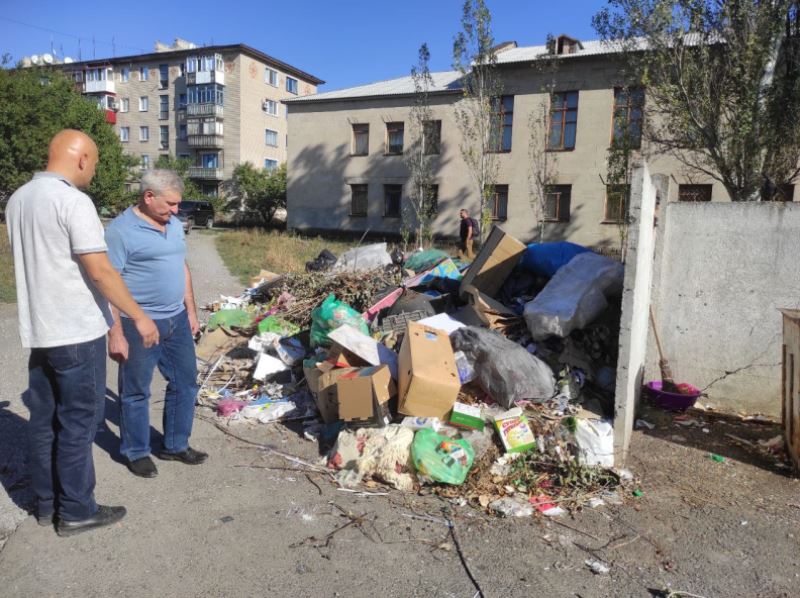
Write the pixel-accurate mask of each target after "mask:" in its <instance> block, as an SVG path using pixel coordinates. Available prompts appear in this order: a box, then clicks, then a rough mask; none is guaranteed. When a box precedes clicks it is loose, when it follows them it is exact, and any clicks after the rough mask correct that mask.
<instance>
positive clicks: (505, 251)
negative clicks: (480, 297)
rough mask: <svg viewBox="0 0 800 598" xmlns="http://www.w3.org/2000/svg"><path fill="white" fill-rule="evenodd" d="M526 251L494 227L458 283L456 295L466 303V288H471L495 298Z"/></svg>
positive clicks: (519, 243)
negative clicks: (459, 284) (457, 293)
mask: <svg viewBox="0 0 800 598" xmlns="http://www.w3.org/2000/svg"><path fill="white" fill-rule="evenodd" d="M523 251H525V245H524V244H523V243H521V242H519V241H518V240H517V239H515V238H514V237H512V236H511V235H507V234H506V233H505V232H504V231H503V229H501V228H500V227H499V226H493V227H492V230H491V232H490V233H489V236H488V237H487V239H486V242H485V243H484V244H483V246H482V247H481V250H480V251H479V252H478V255H477V256H475V259H474V260H473V262H472V264H471V265H470V267H469V268H468V269H467V272H466V273H465V274H464V278H463V279H462V280H461V286H460V287H459V294H460V295H461V298H462V299H464V300H466V296H467V287H468V286H470V285H472V286H474V287H475V288H476V289H478V290H479V291H480V292H482V293H486V294H487V295H489V297H492V298H494V297H496V296H497V293H498V292H499V291H500V287H502V286H503V283H504V282H505V281H506V278H508V275H509V274H511V270H513V269H514V266H516V265H517V262H519V257H520V256H521V255H522V252H523Z"/></svg>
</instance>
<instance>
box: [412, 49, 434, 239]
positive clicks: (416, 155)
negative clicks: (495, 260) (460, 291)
mask: <svg viewBox="0 0 800 598" xmlns="http://www.w3.org/2000/svg"><path fill="white" fill-rule="evenodd" d="M429 60H430V52H429V51H428V45H427V44H422V46H420V48H419V62H418V63H417V65H416V66H414V67H412V68H411V78H412V80H413V81H414V104H413V105H412V106H411V113H410V115H409V123H408V124H409V126H408V131H409V144H408V150H407V151H406V152H405V154H404V160H405V163H406V166H407V167H408V170H409V173H410V179H411V192H410V193H409V196H408V199H409V201H408V202H407V204H406V205H407V206H408V208H406V205H404V206H403V207H404V213H403V228H404V229H406V230H407V231H409V232H410V230H411V229H412V228H415V229H416V241H417V245H418V246H419V248H420V249H421V248H422V246H423V244H424V243H425V238H426V237H430V236H431V235H432V232H431V227H430V221H431V218H432V217H433V214H434V211H435V209H436V206H435V205H433V200H434V198H433V196H432V182H433V177H432V168H431V159H432V157H433V155H434V154H437V153H439V142H440V139H439V137H440V136H439V131H438V130H435V122H434V121H433V120H432V117H431V106H430V97H429V94H430V90H431V88H432V87H433V79H432V78H431V71H430V69H429V68H428V62H429ZM428 243H430V239H428Z"/></svg>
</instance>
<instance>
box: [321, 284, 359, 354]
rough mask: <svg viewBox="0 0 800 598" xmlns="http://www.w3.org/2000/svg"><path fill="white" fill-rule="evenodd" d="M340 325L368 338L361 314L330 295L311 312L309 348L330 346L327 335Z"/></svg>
mask: <svg viewBox="0 0 800 598" xmlns="http://www.w3.org/2000/svg"><path fill="white" fill-rule="evenodd" d="M342 324H350V326H352V327H353V328H355V329H357V330H359V331H361V332H363V333H364V334H366V335H367V336H369V328H368V327H367V322H366V321H365V320H364V318H362V317H361V314H360V313H358V312H357V311H356V310H354V309H353V308H352V307H350V306H349V305H347V303H345V302H344V301H339V300H338V299H336V295H334V294H333V293H331V294H330V295H328V296H327V297H326V299H325V301H323V302H322V305H320V306H319V307H316V308H314V311H312V312H311V346H312V347H320V346H328V345H330V344H331V341H330V339H329V338H328V333H329V332H330V331H331V330H335V329H336V328H338V327H339V326H341V325H342Z"/></svg>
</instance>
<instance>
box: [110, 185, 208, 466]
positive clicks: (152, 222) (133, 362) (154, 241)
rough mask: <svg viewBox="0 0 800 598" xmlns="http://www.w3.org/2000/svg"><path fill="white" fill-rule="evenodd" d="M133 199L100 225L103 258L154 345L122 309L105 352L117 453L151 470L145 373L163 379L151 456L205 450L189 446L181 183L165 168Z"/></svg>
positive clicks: (193, 328)
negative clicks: (145, 320) (116, 403)
mask: <svg viewBox="0 0 800 598" xmlns="http://www.w3.org/2000/svg"><path fill="white" fill-rule="evenodd" d="M141 189H142V196H141V199H140V200H139V203H138V204H137V205H135V206H131V207H130V208H128V209H127V210H125V211H124V212H123V213H122V214H120V215H119V216H117V217H116V218H115V219H114V221H113V222H112V223H111V224H110V225H109V226H108V228H107V229H106V244H107V245H108V257H109V258H110V260H111V263H112V264H113V266H114V268H116V269H117V271H119V273H120V275H121V276H122V279H123V280H124V281H125V284H126V285H127V286H128V288H129V289H130V291H131V294H132V295H133V298H134V299H135V300H136V302H137V303H138V304H139V305H140V306H141V308H142V310H144V312H145V313H146V314H147V315H148V316H150V317H151V318H152V319H153V320H154V321H155V323H156V325H157V326H158V331H159V334H160V343H159V344H158V345H155V346H152V347H149V348H146V347H145V346H144V344H143V343H142V338H141V336H140V335H139V333H138V332H137V331H136V328H135V326H133V323H132V322H131V321H130V319H129V318H128V317H127V315H126V314H124V313H120V312H119V311H116V310H112V312H113V315H114V325H113V326H112V327H111V330H109V333H108V352H109V354H110V355H111V357H112V359H114V360H115V361H117V362H118V363H119V397H120V403H121V407H120V436H121V437H122V443H121V447H120V452H121V453H122V456H123V457H125V459H126V463H127V466H128V469H130V471H131V472H132V473H133V474H134V475H137V476H140V477H145V478H152V477H155V476H156V475H158V470H157V469H156V466H155V463H153V460H152V459H151V458H150V453H151V450H150V405H149V403H150V383H151V382H152V379H153V371H154V370H155V368H156V366H158V369H159V371H160V372H161V374H162V375H163V376H164V378H166V380H167V391H166V394H165V397H164V399H165V400H164V418H163V427H164V446H163V449H162V450H160V451H158V452H157V453H156V455H157V456H158V457H159V458H160V459H165V460H174V461H180V462H182V463H186V464H188V465H197V464H200V463H203V462H204V461H205V460H206V458H207V457H208V455H207V454H206V453H203V452H200V451H197V450H195V449H193V448H191V447H190V446H189V436H190V435H191V433H192V422H193V419H194V405H195V399H196V397H197V363H196V360H195V353H194V341H193V336H194V335H195V334H196V333H197V332H198V330H199V324H198V321H197V311H196V308H195V304H194V293H193V292H192V277H191V274H190V273H189V268H188V266H187V265H186V242H185V239H184V236H183V226H182V224H181V222H180V221H179V220H178V218H177V217H176V216H175V214H176V213H177V212H178V205H179V204H180V202H181V195H182V194H183V181H181V179H180V177H179V176H178V175H177V174H176V173H175V172H173V171H171V170H149V171H147V172H145V173H144V175H142V180H141Z"/></svg>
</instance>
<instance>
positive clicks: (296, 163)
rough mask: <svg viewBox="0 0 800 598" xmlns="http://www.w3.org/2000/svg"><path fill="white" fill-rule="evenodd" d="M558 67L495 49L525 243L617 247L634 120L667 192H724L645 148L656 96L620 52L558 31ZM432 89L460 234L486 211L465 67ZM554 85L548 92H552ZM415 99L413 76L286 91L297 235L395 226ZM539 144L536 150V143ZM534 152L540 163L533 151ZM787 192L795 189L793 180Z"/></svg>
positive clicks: (436, 180)
mask: <svg viewBox="0 0 800 598" xmlns="http://www.w3.org/2000/svg"><path fill="white" fill-rule="evenodd" d="M556 48H557V50H556V60H555V62H556V68H554V69H543V68H537V60H540V58H541V57H542V55H544V54H545V53H546V52H547V48H546V47H544V46H535V47H517V46H516V44H514V43H509V44H504V45H503V46H502V47H500V48H499V49H498V67H499V68H498V72H499V76H500V78H501V84H502V89H503V91H502V97H500V98H498V99H497V101H496V104H495V105H496V107H495V111H496V123H497V125H496V126H497V135H496V138H495V144H496V147H495V148H494V150H495V153H496V158H497V162H498V167H499V170H498V176H497V179H496V185H495V187H494V193H493V196H492V199H491V200H490V202H489V203H490V208H491V211H492V216H493V219H494V220H495V221H497V222H499V223H502V225H503V228H504V229H505V230H506V231H507V232H510V233H511V234H513V235H515V236H517V237H518V238H520V239H523V240H526V241H527V240H535V239H538V237H539V233H540V224H541V222H542V220H543V221H544V226H543V229H544V236H545V239H547V240H549V239H564V238H567V239H569V240H571V241H574V242H576V243H581V244H584V245H589V246H593V247H608V248H615V247H618V246H619V245H620V238H621V235H622V234H624V228H623V224H624V219H625V206H624V195H623V194H622V193H621V192H620V191H621V190H620V189H619V186H618V185H610V184H607V183H609V181H608V176H607V159H608V152H609V148H611V147H612V145H613V144H614V143H616V142H618V141H619V140H620V138H621V130H620V128H619V126H618V124H615V123H620V122H623V123H625V124H626V129H625V130H626V131H628V132H629V133H630V135H631V137H632V138H634V139H633V143H631V145H632V146H634V147H635V149H634V151H633V153H632V155H633V157H634V158H636V157H639V156H643V157H644V158H645V159H646V160H647V162H648V165H649V168H650V172H652V173H657V174H662V175H664V177H663V180H664V182H665V185H664V189H665V190H666V197H662V198H661V199H662V200H664V199H666V200H668V201H678V200H685V201H702V200H708V201H712V200H713V201H724V200H727V199H729V198H728V195H727V193H726V191H725V189H724V187H723V186H722V185H721V184H720V183H719V182H717V181H713V180H712V179H710V178H709V177H708V176H707V175H703V174H702V173H699V172H690V171H687V169H686V168H685V167H683V166H682V165H680V164H679V163H678V162H677V161H676V160H675V159H674V158H672V157H671V156H668V155H665V154H663V153H661V152H659V151H658V148H653V147H647V146H646V145H642V144H641V143H639V141H640V140H641V135H640V132H641V128H642V122H643V116H644V105H645V103H646V101H647V97H646V92H645V91H644V90H641V89H636V88H630V87H628V86H627V85H626V83H627V82H626V81H625V80H624V79H623V76H622V69H621V68H620V66H621V65H620V62H619V59H618V57H617V56H616V54H615V53H614V52H613V51H611V50H609V49H608V48H607V47H606V46H605V45H604V44H602V43H601V42H585V43H580V42H578V41H577V40H573V39H571V38H569V37H567V36H561V37H559V38H558V39H557V43H556ZM433 79H434V85H433V87H432V89H431V92H430V94H429V99H430V115H431V121H432V123H431V126H432V128H431V131H433V132H434V133H433V134H434V136H436V137H438V138H437V139H436V142H435V144H434V145H435V151H432V152H431V155H430V164H431V170H432V173H433V181H432V184H433V189H432V191H431V192H432V195H433V196H434V197H435V198H436V206H437V209H436V213H435V215H434V218H433V222H432V225H433V230H434V232H435V233H437V234H439V235H443V236H456V235H457V234H458V233H457V231H458V212H459V210H460V209H461V208H467V209H468V210H470V213H471V214H476V213H477V212H478V211H479V206H480V190H479V189H478V188H477V184H476V183H475V180H474V177H473V175H472V174H471V172H470V170H469V169H468V168H467V166H466V164H465V162H464V159H463V158H462V154H461V150H460V146H461V144H462V134H461V131H460V129H459V127H458V123H457V122H456V118H455V110H454V108H455V106H456V104H457V103H458V102H461V101H463V92H462V89H461V86H460V78H459V73H457V72H443V73H433ZM544 90H546V91H544ZM413 101H414V84H413V80H412V79H411V77H404V78H400V79H395V80H391V81H384V82H380V83H375V84H371V85H364V86H360V87H354V88H349V89H344V90H339V91H332V92H326V93H320V94H316V95H313V96H308V97H303V98H292V99H289V100H286V101H285V102H286V104H287V106H288V107H289V127H290V130H291V131H292V139H293V142H292V144H291V146H290V147H289V154H288V177H289V179H288V188H287V201H288V225H289V227H290V228H293V229H297V230H343V231H352V232H354V233H355V232H363V231H366V230H369V231H371V232H373V233H397V232H398V231H399V230H400V227H401V218H400V216H401V214H400V212H401V209H400V206H401V205H402V202H404V201H406V200H407V199H406V198H407V196H408V194H409V192H410V187H409V183H410V181H409V175H410V173H409V169H408V167H407V166H406V164H405V161H404V159H403V152H404V149H405V148H407V146H408V143H409V138H408V124H409V119H410V114H411V107H412V105H413ZM642 143H643V142H642ZM537 148H538V149H537ZM532 152H533V153H537V155H538V156H539V158H534V157H533V155H532ZM542 156H544V159H545V161H546V164H547V169H548V173H549V176H548V182H549V185H548V188H547V193H546V195H545V197H544V198H543V200H544V201H538V200H534V199H533V197H534V195H535V194H534V193H533V187H532V184H531V180H532V177H534V176H535V175H536V174H537V171H536V170H535V169H537V168H538V170H539V172H541V171H542V168H541V165H540V164H539V165H537V163H540V162H541V159H540V158H541V157H542ZM783 192H784V193H785V194H786V195H787V197H788V198H790V197H792V196H793V195H796V192H795V190H794V188H793V187H792V188H784V189H783Z"/></svg>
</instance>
